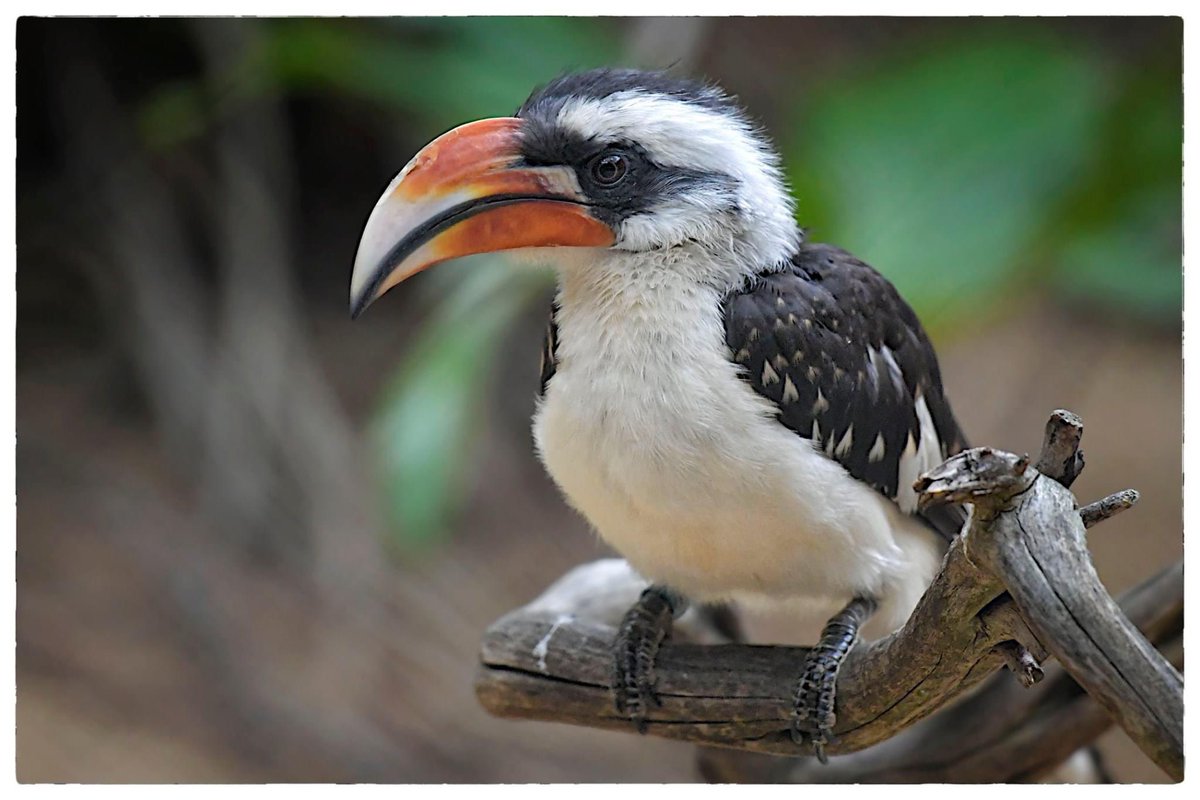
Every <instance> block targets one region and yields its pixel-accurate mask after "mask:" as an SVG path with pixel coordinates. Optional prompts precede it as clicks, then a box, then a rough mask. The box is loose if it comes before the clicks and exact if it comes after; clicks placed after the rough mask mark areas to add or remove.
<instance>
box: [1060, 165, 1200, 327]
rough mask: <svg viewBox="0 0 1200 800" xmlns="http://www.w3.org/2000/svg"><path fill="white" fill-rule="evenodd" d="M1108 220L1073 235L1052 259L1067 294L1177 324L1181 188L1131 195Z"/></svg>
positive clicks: (1180, 279) (1139, 316)
mask: <svg viewBox="0 0 1200 800" xmlns="http://www.w3.org/2000/svg"><path fill="white" fill-rule="evenodd" d="M1121 208H1122V209H1123V211H1124V213H1122V214H1121V215H1120V217H1119V220H1118V219H1116V218H1114V220H1113V222H1112V223H1111V224H1109V225H1102V226H1097V227H1096V228H1095V229H1093V230H1091V231H1087V232H1080V233H1079V234H1077V235H1074V236H1072V237H1071V238H1070V239H1069V240H1068V241H1067V243H1066V245H1065V246H1064V248H1063V250H1062V252H1061V253H1060V254H1059V255H1058V257H1057V258H1056V259H1055V263H1056V265H1057V268H1056V271H1055V275H1054V284H1055V285H1056V287H1057V288H1058V289H1059V290H1060V292H1061V293H1062V294H1063V295H1064V296H1066V297H1067V298H1068V299H1073V300H1077V301H1082V302H1084V303H1086V304H1087V305H1089V306H1100V307H1102V308H1104V309H1105V310H1106V311H1113V312H1118V313H1120V314H1121V315H1122V316H1125V317H1131V318H1135V319H1138V320H1140V321H1142V322H1150V323H1158V324H1162V323H1167V324H1169V325H1171V326H1175V325H1178V324H1179V323H1180V320H1181V319H1182V314H1183V306H1182V299H1183V272H1182V269H1181V264H1180V252H1181V246H1180V245H1181V240H1180V238H1179V230H1180V228H1179V225H1180V221H1179V220H1180V217H1179V210H1180V199H1179V189H1178V188H1174V189H1173V190H1172V189H1167V190H1166V191H1159V192H1156V193H1155V194H1153V195H1151V196H1148V197H1146V196H1133V197H1129V198H1128V199H1127V202H1125V203H1124V204H1122V206H1121Z"/></svg>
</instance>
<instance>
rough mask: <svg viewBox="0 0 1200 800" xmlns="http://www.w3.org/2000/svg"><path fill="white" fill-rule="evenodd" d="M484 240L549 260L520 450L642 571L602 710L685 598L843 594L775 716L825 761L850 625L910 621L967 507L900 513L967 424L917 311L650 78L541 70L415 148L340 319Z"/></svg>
mask: <svg viewBox="0 0 1200 800" xmlns="http://www.w3.org/2000/svg"><path fill="white" fill-rule="evenodd" d="M499 250H515V251H519V254H518V256H519V257H521V258H525V259H530V260H535V261H544V262H549V263H551V264H552V265H553V266H554V267H555V268H556V269H557V273H558V292H557V295H556V297H555V300H554V304H553V309H552V314H551V319H550V324H549V330H548V334H547V337H546V342H545V347H544V351H543V366H542V376H541V378H542V380H541V392H540V397H539V400H538V403H537V410H536V413H535V415H534V423H533V432H534V440H535V443H536V447H537V451H538V454H539V455H540V457H541V459H542V461H543V463H544V464H545V467H546V469H547V470H548V471H549V473H550V475H551V476H552V477H553V479H554V481H555V482H556V483H557V484H558V486H559V487H560V489H561V490H562V492H563V494H564V495H565V496H566V499H567V500H568V502H570V504H571V505H572V506H574V507H575V508H576V509H578V510H579V511H580V512H581V513H582V514H583V516H584V517H586V518H587V519H588V521H589V522H590V523H591V524H592V526H593V527H594V528H595V529H596V531H597V532H598V533H599V535H600V536H601V537H602V538H603V539H604V540H605V541H607V542H608V543H609V544H611V545H612V546H613V547H614V548H616V549H617V550H618V551H619V552H620V553H621V554H622V555H623V556H624V557H625V558H626V559H627V560H628V561H629V563H630V564H631V565H632V566H633V567H634V568H635V569H637V570H638V571H639V572H640V573H641V574H642V575H644V576H645V577H646V578H648V579H649V580H650V581H652V585H651V586H650V588H648V589H647V590H646V591H645V593H644V594H643V595H642V597H641V598H640V600H639V601H638V603H637V604H636V605H635V606H634V608H632V609H631V610H630V611H629V613H628V614H627V615H626V617H625V619H624V621H623V622H622V624H621V626H620V628H619V631H618V635H617V638H616V641H615V642H614V658H615V663H616V666H615V673H614V682H613V690H614V696H615V697H614V699H615V702H616V705H617V708H618V710H619V711H620V712H621V713H622V714H624V715H626V716H628V717H629V718H631V719H632V720H633V721H634V722H635V723H636V724H637V726H638V728H639V729H641V730H644V729H645V719H646V713H647V710H648V708H649V704H651V703H655V702H657V698H656V697H655V694H654V676H653V661H654V656H655V653H656V652H657V650H658V646H659V643H660V642H661V640H662V638H663V637H664V636H665V635H666V634H667V632H668V631H669V628H670V624H671V620H672V618H673V616H678V615H679V614H680V613H682V611H683V610H684V608H685V606H686V604H687V602H688V601H687V598H690V599H691V600H693V601H697V602H702V603H723V602H729V601H733V602H737V603H743V604H747V605H750V606H764V605H766V606H770V605H778V604H781V603H782V604H794V603H799V604H808V605H811V604H813V603H817V604H819V605H820V606H823V607H826V608H828V609H829V610H834V609H836V608H838V607H842V610H841V611H840V612H839V613H837V614H836V615H835V616H834V617H833V618H832V619H831V620H830V622H829V624H828V625H827V626H826V627H825V629H824V631H823V633H822V635H821V639H820V641H819V643H818V645H817V646H816V647H815V648H813V649H812V650H811V651H810V655H809V656H808V659H807V662H806V663H805V664H804V665H802V667H799V668H798V674H799V680H798V684H797V690H796V714H795V717H794V720H793V724H792V732H793V735H794V736H796V737H797V740H798V741H802V742H803V741H808V742H810V743H811V744H812V746H813V748H814V751H815V753H816V754H817V755H818V756H819V757H821V758H822V760H823V759H824V747H825V745H826V744H827V743H828V741H829V740H830V736H831V730H832V727H833V723H834V721H835V717H834V700H835V698H834V690H835V682H836V677H837V670H838V667H839V665H840V664H841V662H842V659H843V658H844V657H845V655H846V653H847V652H848V651H849V649H850V647H851V646H852V645H853V644H854V642H855V640H856V637H857V636H858V633H859V627H860V625H861V624H863V623H864V622H865V621H866V619H867V618H868V617H870V616H871V615H872V614H875V615H876V616H877V618H879V619H880V620H881V621H882V623H883V627H884V628H886V629H887V630H894V629H896V628H898V627H899V626H900V625H902V624H903V623H904V621H905V620H906V619H907V618H908V615H909V614H910V612H911V611H912V609H913V607H914V606H915V605H916V602H917V600H918V599H919V598H920V596H921V594H922V593H923V591H924V590H925V588H926V587H927V586H928V584H929V582H930V580H931V579H932V577H933V575H934V574H935V572H936V571H937V569H938V567H939V565H940V562H941V557H942V554H943V553H944V551H945V547H946V542H947V541H948V540H949V539H950V538H951V537H953V536H954V535H955V533H957V531H958V530H959V528H960V526H961V524H962V522H963V520H964V513H963V510H962V509H961V508H960V507H951V508H944V507H943V508H941V509H935V510H931V511H920V510H919V509H918V508H917V497H916V494H915V492H914V490H913V482H914V481H915V480H916V478H917V477H918V476H919V475H920V474H921V473H922V472H924V471H925V470H927V469H929V468H931V467H933V466H936V465H937V464H939V463H941V462H942V461H943V460H944V459H945V458H947V457H948V456H949V455H951V454H954V453H956V452H958V451H960V450H961V449H963V448H964V446H965V443H964V439H963V435H962V433H961V431H960V430H959V426H958V424H957V422H956V421H955V418H954V414H953V413H952V412H951V410H950V406H949V404H948V403H947V400H946V397H945V393H944V392H943V389H942V381H941V377H940V374H939V370H938V364H937V359H936V356H935V354H934V351H933V347H932V346H931V345H930V342H929V339H928V338H927V337H926V334H925V332H924V331H923V330H922V328H921V324H920V322H918V320H917V317H916V315H915V314H914V313H913V311H912V309H911V308H910V307H909V306H908V305H907V304H906V303H905V301H904V300H903V299H902V298H901V297H900V295H899V294H898V293H897V291H896V289H895V288H894V287H893V286H892V284H891V283H890V282H889V281H888V280H887V279H886V278H884V277H883V276H882V275H880V274H879V273H878V272H876V271H875V270H874V269H872V268H871V267H870V266H868V265H867V264H864V263H863V262H862V261H860V260H858V259H857V258H855V257H854V256H852V255H850V254H849V253H847V252H846V251H844V250H841V249H838V248H837V247H833V246H830V245H825V244H811V243H808V242H806V241H805V238H804V232H803V231H802V230H801V229H800V228H799V227H798V226H797V224H796V222H795V219H794V216H793V201H792V198H791V197H790V196H789V194H788V191H787V189H786V187H785V184H784V181H783V178H782V175H781V173H780V167H779V157H778V155H777V154H776V152H775V150H774V148H773V147H772V145H771V143H770V141H769V140H768V138H767V136H766V134H765V133H764V132H763V131H762V130H761V129H760V128H759V127H758V126H756V125H755V124H754V123H753V122H752V121H751V120H750V118H749V117H748V116H747V114H746V113H745V112H744V111H743V110H742V109H741V108H740V107H739V105H738V104H737V103H736V101H735V100H734V99H733V98H732V97H730V96H729V95H728V94H726V93H725V92H723V91H722V90H721V89H720V88H718V87H716V86H713V85H709V84H705V83H700V82H695V81H691V80H687V79H681V78H677V77H674V76H671V75H668V74H665V73H659V72H642V71H636V70H625V69H600V70H594V71H590V72H583V73H579V74H570V75H566V76H564V77H560V78H558V79H556V80H554V81H551V82H550V83H548V84H547V85H545V86H542V87H540V88H538V89H537V90H535V91H534V92H533V94H532V95H531V96H530V97H529V99H528V100H526V101H525V103H524V104H523V105H522V106H521V107H520V109H519V110H518V111H517V112H516V115H515V116H513V117H506V118H499V119H486V120H482V121H479V122H472V123H469V124H466V125H463V126H461V127H458V128H455V129H454V130H452V131H450V132H449V133H446V134H444V135H443V136H441V137H439V138H437V139H435V140H434V141H433V142H432V143H431V144H429V145H428V146H426V147H425V148H424V149H423V150H421V151H420V152H419V153H417V155H416V156H415V157H414V158H413V159H412V161H410V162H409V164H408V165H407V166H406V167H404V169H403V170H402V171H401V172H400V174H399V175H397V176H396V178H395V179H394V180H393V181H392V183H391V185H390V186H388V188H387V190H386V191H385V192H384V194H383V196H382V197H381V198H380V199H379V201H378V203H377V204H376V205H375V208H374V210H373V211H372V212H371V214H370V217H369V219H368V220H367V223H366V228H365V230H364V232H363V236H362V241H361V243H360V244H359V249H358V253H357V256H356V258H355V263H354V271H353V276H352V278H351V283H350V307H351V313H352V315H353V316H357V315H358V314H359V313H361V312H362V310H363V309H364V308H366V306H368V305H369V304H370V303H371V302H372V301H374V300H375V299H377V298H378V297H379V296H380V295H381V294H383V293H384V292H386V291H387V290H388V289H390V288H391V287H392V286H395V285H396V284H397V283H399V282H400V281H402V280H404V279H405V278H407V277H409V276H411V275H413V274H415V273H417V272H419V271H420V270H423V269H425V268H426V267H429V266H431V265H433V264H436V263H438V262H441V261H445V260H447V259H451V258H456V257H459V256H466V255H471V254H477V253H483V252H491V251H499Z"/></svg>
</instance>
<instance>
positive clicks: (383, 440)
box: [372, 256, 549, 549]
mask: <svg viewBox="0 0 1200 800" xmlns="http://www.w3.org/2000/svg"><path fill="white" fill-rule="evenodd" d="M440 272H441V273H442V274H441V277H442V279H443V281H446V282H450V283H453V285H454V287H455V289H454V292H453V293H451V294H442V299H441V301H440V302H439V303H438V304H437V305H436V307H435V312H434V316H433V317H432V318H431V319H430V320H429V322H428V323H427V324H425V325H423V326H422V328H421V335H420V339H419V341H418V342H417V343H416V344H415V346H414V347H413V348H412V349H411V350H410V351H409V352H408V354H407V355H406V356H405V359H404V362H403V364H402V365H401V367H400V369H399V371H398V372H397V374H396V377H395V378H393V379H392V381H391V384H390V386H389V387H388V389H387V390H386V391H385V393H384V394H383V397H382V399H381V403H380V406H379V411H378V413H377V415H376V417H375V419H374V422H373V430H372V440H373V441H374V443H375V450H376V454H377V463H378V465H379V476H380V479H381V483H382V487H381V488H382V492H383V496H384V497H385V498H386V501H387V503H388V508H387V510H388V515H389V518H390V521H391V523H392V525H391V526H390V529H391V530H392V531H393V532H394V533H395V538H394V541H395V543H396V544H397V545H398V546H399V547H400V548H401V549H411V548H412V547H413V546H415V545H421V544H425V543H428V542H431V541H433V540H435V539H437V538H438V537H439V536H440V535H442V534H444V533H445V532H446V531H447V529H448V524H449V522H450V520H451V519H452V518H453V515H454V512H455V511H456V505H457V503H458V502H459V500H460V498H461V497H462V496H463V492H462V489H463V486H462V483H463V480H464V478H465V473H466V470H465V467H466V465H467V463H469V460H470V459H471V457H472V455H473V454H474V453H475V452H476V448H475V446H474V444H473V439H474V438H475V437H476V434H477V433H478V430H479V423H480V419H481V415H482V414H483V410H484V408H485V405H484V403H483V400H484V398H485V396H486V393H487V391H488V387H490V386H492V385H493V375H492V372H491V367H492V366H493V365H494V363H495V354H496V349H497V347H498V346H499V343H500V341H501V340H502V337H503V335H504V333H505V331H507V330H508V329H509V328H510V327H511V324H512V321H513V320H514V319H515V318H516V317H517V315H518V314H520V313H522V312H523V311H524V310H526V309H528V307H529V303H530V301H531V299H532V298H534V297H537V296H540V295H541V294H542V293H543V291H544V289H545V287H546V285H547V284H548V283H549V276H548V275H546V274H545V273H540V272H530V271H527V270H517V269H513V268H512V267H511V266H509V265H508V264H506V263H505V262H504V261H503V260H502V259H500V258H498V257H493V256H481V257H476V258H471V259H463V260H462V261H460V262H455V263H451V264H446V265H443V266H442V267H440Z"/></svg>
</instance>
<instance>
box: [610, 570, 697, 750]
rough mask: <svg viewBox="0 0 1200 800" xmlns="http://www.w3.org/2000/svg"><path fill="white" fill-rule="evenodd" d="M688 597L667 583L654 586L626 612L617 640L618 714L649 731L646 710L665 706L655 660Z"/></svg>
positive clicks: (615, 687) (615, 688)
mask: <svg viewBox="0 0 1200 800" xmlns="http://www.w3.org/2000/svg"><path fill="white" fill-rule="evenodd" d="M687 605H688V603H687V598H685V597H684V596H683V595H681V594H679V593H678V592H675V591H673V590H671V589H669V588H667V587H666V586H658V585H655V586H650V587H649V588H647V589H646V590H645V591H644V592H642V596H641V597H639V598H638V601H637V602H636V603H635V604H634V605H633V608H631V609H629V611H627V612H625V617H624V618H623V619H622V620H621V625H620V627H619V628H618V629H617V638H616V640H615V641H614V642H613V655H614V656H615V659H616V669H615V670H614V673H613V684H612V687H613V695H614V698H615V700H616V705H617V713H618V714H621V715H623V716H627V717H629V718H630V719H632V720H633V722H634V724H635V725H636V726H637V729H638V732H639V733H645V732H646V710H647V708H648V707H649V705H650V704H651V703H653V704H654V705H656V706H658V705H662V704H661V703H660V702H659V699H658V695H656V694H655V692H654V681H655V678H654V659H655V658H656V657H657V656H658V648H659V645H661V644H662V640H663V639H664V638H666V637H667V635H668V634H669V633H670V632H671V622H672V620H673V619H674V618H675V617H678V616H679V615H680V614H682V613H683V612H684V611H686V610H687Z"/></svg>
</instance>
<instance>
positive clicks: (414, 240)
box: [350, 117, 614, 317]
mask: <svg viewBox="0 0 1200 800" xmlns="http://www.w3.org/2000/svg"><path fill="white" fill-rule="evenodd" d="M521 125H522V121H521V120H520V119H517V118H515V117H502V118H498V119H485V120H480V121H479V122H471V123H468V124H466V125H462V126H460V127H458V128H455V129H454V130H452V131H450V132H449V133H446V134H443V135H442V136H440V137H438V138H437V139H435V140H434V141H432V142H430V143H429V144H428V145H426V146H425V148H424V149H423V150H421V152H419V153H417V155H416V156H415V157H414V158H413V160H412V161H410V162H409V163H408V166H406V167H405V168H404V169H403V170H401V172H400V174H399V175H397V176H396V178H395V180H393V181H392V183H391V185H390V186H388V188H387V191H385V192H384V193H383V196H382V197H380V198H379V201H378V202H377V203H376V204H375V208H374V210H373V211H371V216H370V217H369V218H368V219H367V224H366V227H365V229H364V230H363V235H362V240H361V241H360V242H359V245H358V254H357V255H356V256H355V258H354V273H353V275H352V276H351V278H350V315H351V317H357V316H358V315H359V314H361V313H362V312H363V310H364V309H365V308H366V307H367V306H369V305H370V304H371V303H372V302H373V301H374V300H375V299H376V298H378V297H379V296H380V295H382V294H383V293H384V292H386V291H387V290H388V289H390V288H392V287H393V286H395V285H396V284H398V283H400V282H401V281H402V280H404V279H405V278H408V277H409V276H411V275H415V274H416V273H418V272H420V271H421V270H423V269H426V268H427V267H431V266H433V265H434V264H437V263H439V262H442V261H446V260H449V259H451V258H458V257H460V256H469V255H475V254H478V253H491V252H495V251H499V250H514V249H517V248H521V247H605V246H607V245H610V244H612V243H613V239H614V234H613V231H612V229H611V228H610V227H609V226H608V225H605V224H604V223H603V222H601V221H600V220H598V219H596V218H595V217H594V216H592V214H591V213H590V211H589V209H588V206H587V204H586V200H585V198H584V197H583V195H582V193H581V192H580V190H579V182H578V180H577V179H576V177H575V173H574V171H573V170H572V169H570V168H569V167H530V166H524V165H522V159H521V155H520V146H519V137H520V128H521Z"/></svg>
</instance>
